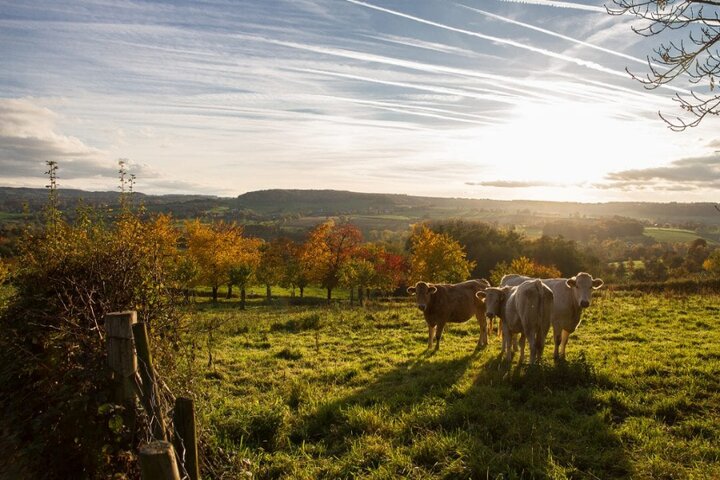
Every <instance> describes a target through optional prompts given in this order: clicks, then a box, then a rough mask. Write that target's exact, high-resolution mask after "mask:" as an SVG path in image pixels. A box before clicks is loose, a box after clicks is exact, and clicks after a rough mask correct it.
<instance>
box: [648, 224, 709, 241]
mask: <svg viewBox="0 0 720 480" xmlns="http://www.w3.org/2000/svg"><path fill="white" fill-rule="evenodd" d="M643 233H644V234H645V235H647V236H648V237H652V238H654V239H655V240H657V241H658V242H667V243H688V242H692V241H693V240H696V239H698V238H704V237H702V236H701V235H698V234H697V233H695V232H693V231H692V230H683V229H680V228H656V227H645V230H644V232H643ZM705 240H707V242H708V243H709V244H717V242H716V241H715V240H712V239H709V238H705Z"/></svg>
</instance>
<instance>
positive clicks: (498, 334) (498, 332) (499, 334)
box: [497, 317, 502, 337]
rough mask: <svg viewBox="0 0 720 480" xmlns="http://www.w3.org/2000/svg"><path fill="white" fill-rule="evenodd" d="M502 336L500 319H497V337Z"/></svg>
mask: <svg viewBox="0 0 720 480" xmlns="http://www.w3.org/2000/svg"><path fill="white" fill-rule="evenodd" d="M501 335H502V318H500V317H498V328H497V336H498V337H499V336H501Z"/></svg>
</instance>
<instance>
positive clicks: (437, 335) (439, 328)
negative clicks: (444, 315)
mask: <svg viewBox="0 0 720 480" xmlns="http://www.w3.org/2000/svg"><path fill="white" fill-rule="evenodd" d="M444 329H445V324H444V323H441V324H439V325H438V326H437V332H436V333H435V350H440V339H441V338H442V334H443V330H444Z"/></svg>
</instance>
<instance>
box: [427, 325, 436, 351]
mask: <svg viewBox="0 0 720 480" xmlns="http://www.w3.org/2000/svg"><path fill="white" fill-rule="evenodd" d="M433 340H435V325H430V324H428V346H427V348H428V350H430V349H431V348H432V347H433Z"/></svg>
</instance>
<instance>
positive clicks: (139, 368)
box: [105, 311, 200, 480]
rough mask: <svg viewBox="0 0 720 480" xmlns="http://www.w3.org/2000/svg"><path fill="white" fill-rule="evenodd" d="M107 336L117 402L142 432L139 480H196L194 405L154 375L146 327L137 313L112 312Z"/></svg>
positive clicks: (109, 360)
mask: <svg viewBox="0 0 720 480" xmlns="http://www.w3.org/2000/svg"><path fill="white" fill-rule="evenodd" d="M105 331H106V333H107V337H106V338H107V351H108V365H109V366H110V369H111V370H112V374H113V378H114V380H115V399H116V401H117V402H118V403H119V404H121V405H123V406H124V409H125V416H126V421H127V422H128V424H130V425H139V427H140V428H139V430H140V432H141V434H140V436H141V439H142V445H141V446H140V448H139V464H140V475H141V478H142V480H199V478H200V471H199V462H198V447H197V429H196V423H195V407H194V402H193V400H192V399H190V398H186V397H175V396H174V395H173V393H172V391H171V390H170V388H168V386H167V384H166V383H165V382H164V381H163V380H162V378H161V377H160V375H158V373H157V371H156V370H155V367H154V365H153V359H152V352H151V350H150V344H149V341H148V332H147V325H146V324H145V323H144V322H138V321H137V312H135V311H127V312H114V313H108V314H107V315H106V316H105ZM138 407H140V408H138ZM138 413H139V415H138ZM168 419H170V422H168Z"/></svg>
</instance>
